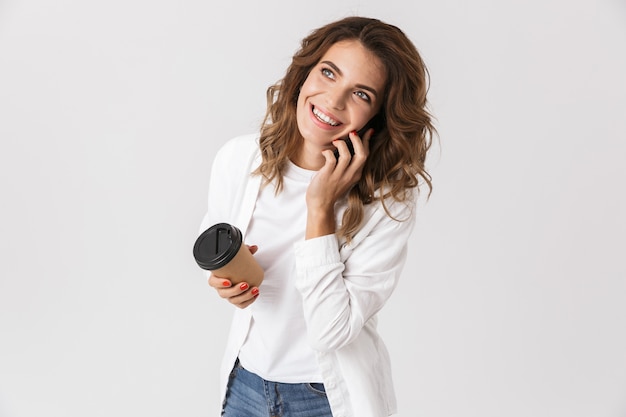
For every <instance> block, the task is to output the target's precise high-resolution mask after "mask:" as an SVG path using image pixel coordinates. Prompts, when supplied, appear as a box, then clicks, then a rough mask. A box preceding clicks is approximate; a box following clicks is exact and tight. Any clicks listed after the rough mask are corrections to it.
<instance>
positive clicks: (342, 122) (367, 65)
mask: <svg viewBox="0 0 626 417" xmlns="http://www.w3.org/2000/svg"><path fill="white" fill-rule="evenodd" d="M385 82H386V73H385V70H384V67H383V65H382V62H381V61H380V59H378V57H376V56H375V55H374V54H373V53H372V52H370V51H368V50H367V49H365V48H364V47H363V45H361V43H360V42H359V41H357V40H346V41H341V42H337V43H335V44H334V45H333V46H331V47H330V48H329V49H328V51H327V52H326V54H324V56H323V57H322V58H321V59H320V61H319V62H318V63H317V65H316V66H314V67H313V69H312V70H311V72H310V73H309V75H308V76H307V78H306V80H305V81H304V84H303V85H302V88H301V89H300V95H299V96H298V105H297V111H296V114H297V121H298V129H299V130H300V134H301V135H302V137H303V138H304V141H303V147H304V148H303V149H301V155H300V157H299V158H298V159H301V157H305V158H311V157H313V158H315V157H316V158H317V160H318V161H321V162H320V163H321V164H323V156H322V155H321V151H323V150H325V149H329V148H332V147H333V146H332V144H331V143H332V141H333V140H334V139H338V138H341V137H344V136H347V135H348V133H349V132H351V131H353V130H359V129H361V128H362V127H363V126H364V125H365V124H366V123H367V122H368V121H369V120H370V119H371V118H372V117H373V116H374V115H375V114H376V113H378V110H379V109H380V107H381V105H382V103H383V90H384V87H385ZM303 152H304V155H303V154H302V153H303ZM321 164H318V165H319V166H321ZM319 166H318V167H319Z"/></svg>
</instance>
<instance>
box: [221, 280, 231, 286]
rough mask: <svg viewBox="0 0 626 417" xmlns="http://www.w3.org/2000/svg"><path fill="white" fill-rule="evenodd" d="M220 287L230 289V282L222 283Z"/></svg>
mask: <svg viewBox="0 0 626 417" xmlns="http://www.w3.org/2000/svg"><path fill="white" fill-rule="evenodd" d="M222 286H224V287H230V281H222Z"/></svg>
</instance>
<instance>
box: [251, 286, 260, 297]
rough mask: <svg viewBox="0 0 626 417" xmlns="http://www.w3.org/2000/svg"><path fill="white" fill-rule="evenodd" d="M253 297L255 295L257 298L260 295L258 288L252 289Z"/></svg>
mask: <svg viewBox="0 0 626 417" xmlns="http://www.w3.org/2000/svg"><path fill="white" fill-rule="evenodd" d="M252 295H254V296H255V297H256V296H257V295H259V289H258V288H253V289H252Z"/></svg>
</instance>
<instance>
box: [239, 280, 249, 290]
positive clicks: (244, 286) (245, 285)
mask: <svg viewBox="0 0 626 417" xmlns="http://www.w3.org/2000/svg"><path fill="white" fill-rule="evenodd" d="M239 289H240V290H241V291H245V290H247V289H248V284H246V283H245V282H244V283H242V284H241V285H240V286H239Z"/></svg>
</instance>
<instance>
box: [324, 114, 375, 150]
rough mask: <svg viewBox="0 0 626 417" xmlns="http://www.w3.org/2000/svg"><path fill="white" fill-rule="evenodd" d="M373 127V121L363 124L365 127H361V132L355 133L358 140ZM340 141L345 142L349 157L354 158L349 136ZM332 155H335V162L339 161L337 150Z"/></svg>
mask: <svg viewBox="0 0 626 417" xmlns="http://www.w3.org/2000/svg"><path fill="white" fill-rule="evenodd" d="M373 125H374V119H372V120H370V121H369V122H367V123H366V124H365V126H363V127H362V128H361V130H359V131H358V132H357V135H359V137H360V138H363V135H365V132H367V131H368V130H369V129H370V128H371V127H372V126H373ZM341 140H343V141H344V142H346V145H348V150H349V151H350V156H354V146H353V145H352V141H351V140H350V136H349V135H348V136H345V137H343V138H341ZM334 153H335V158H336V159H337V160H339V149H335V151H334Z"/></svg>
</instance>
